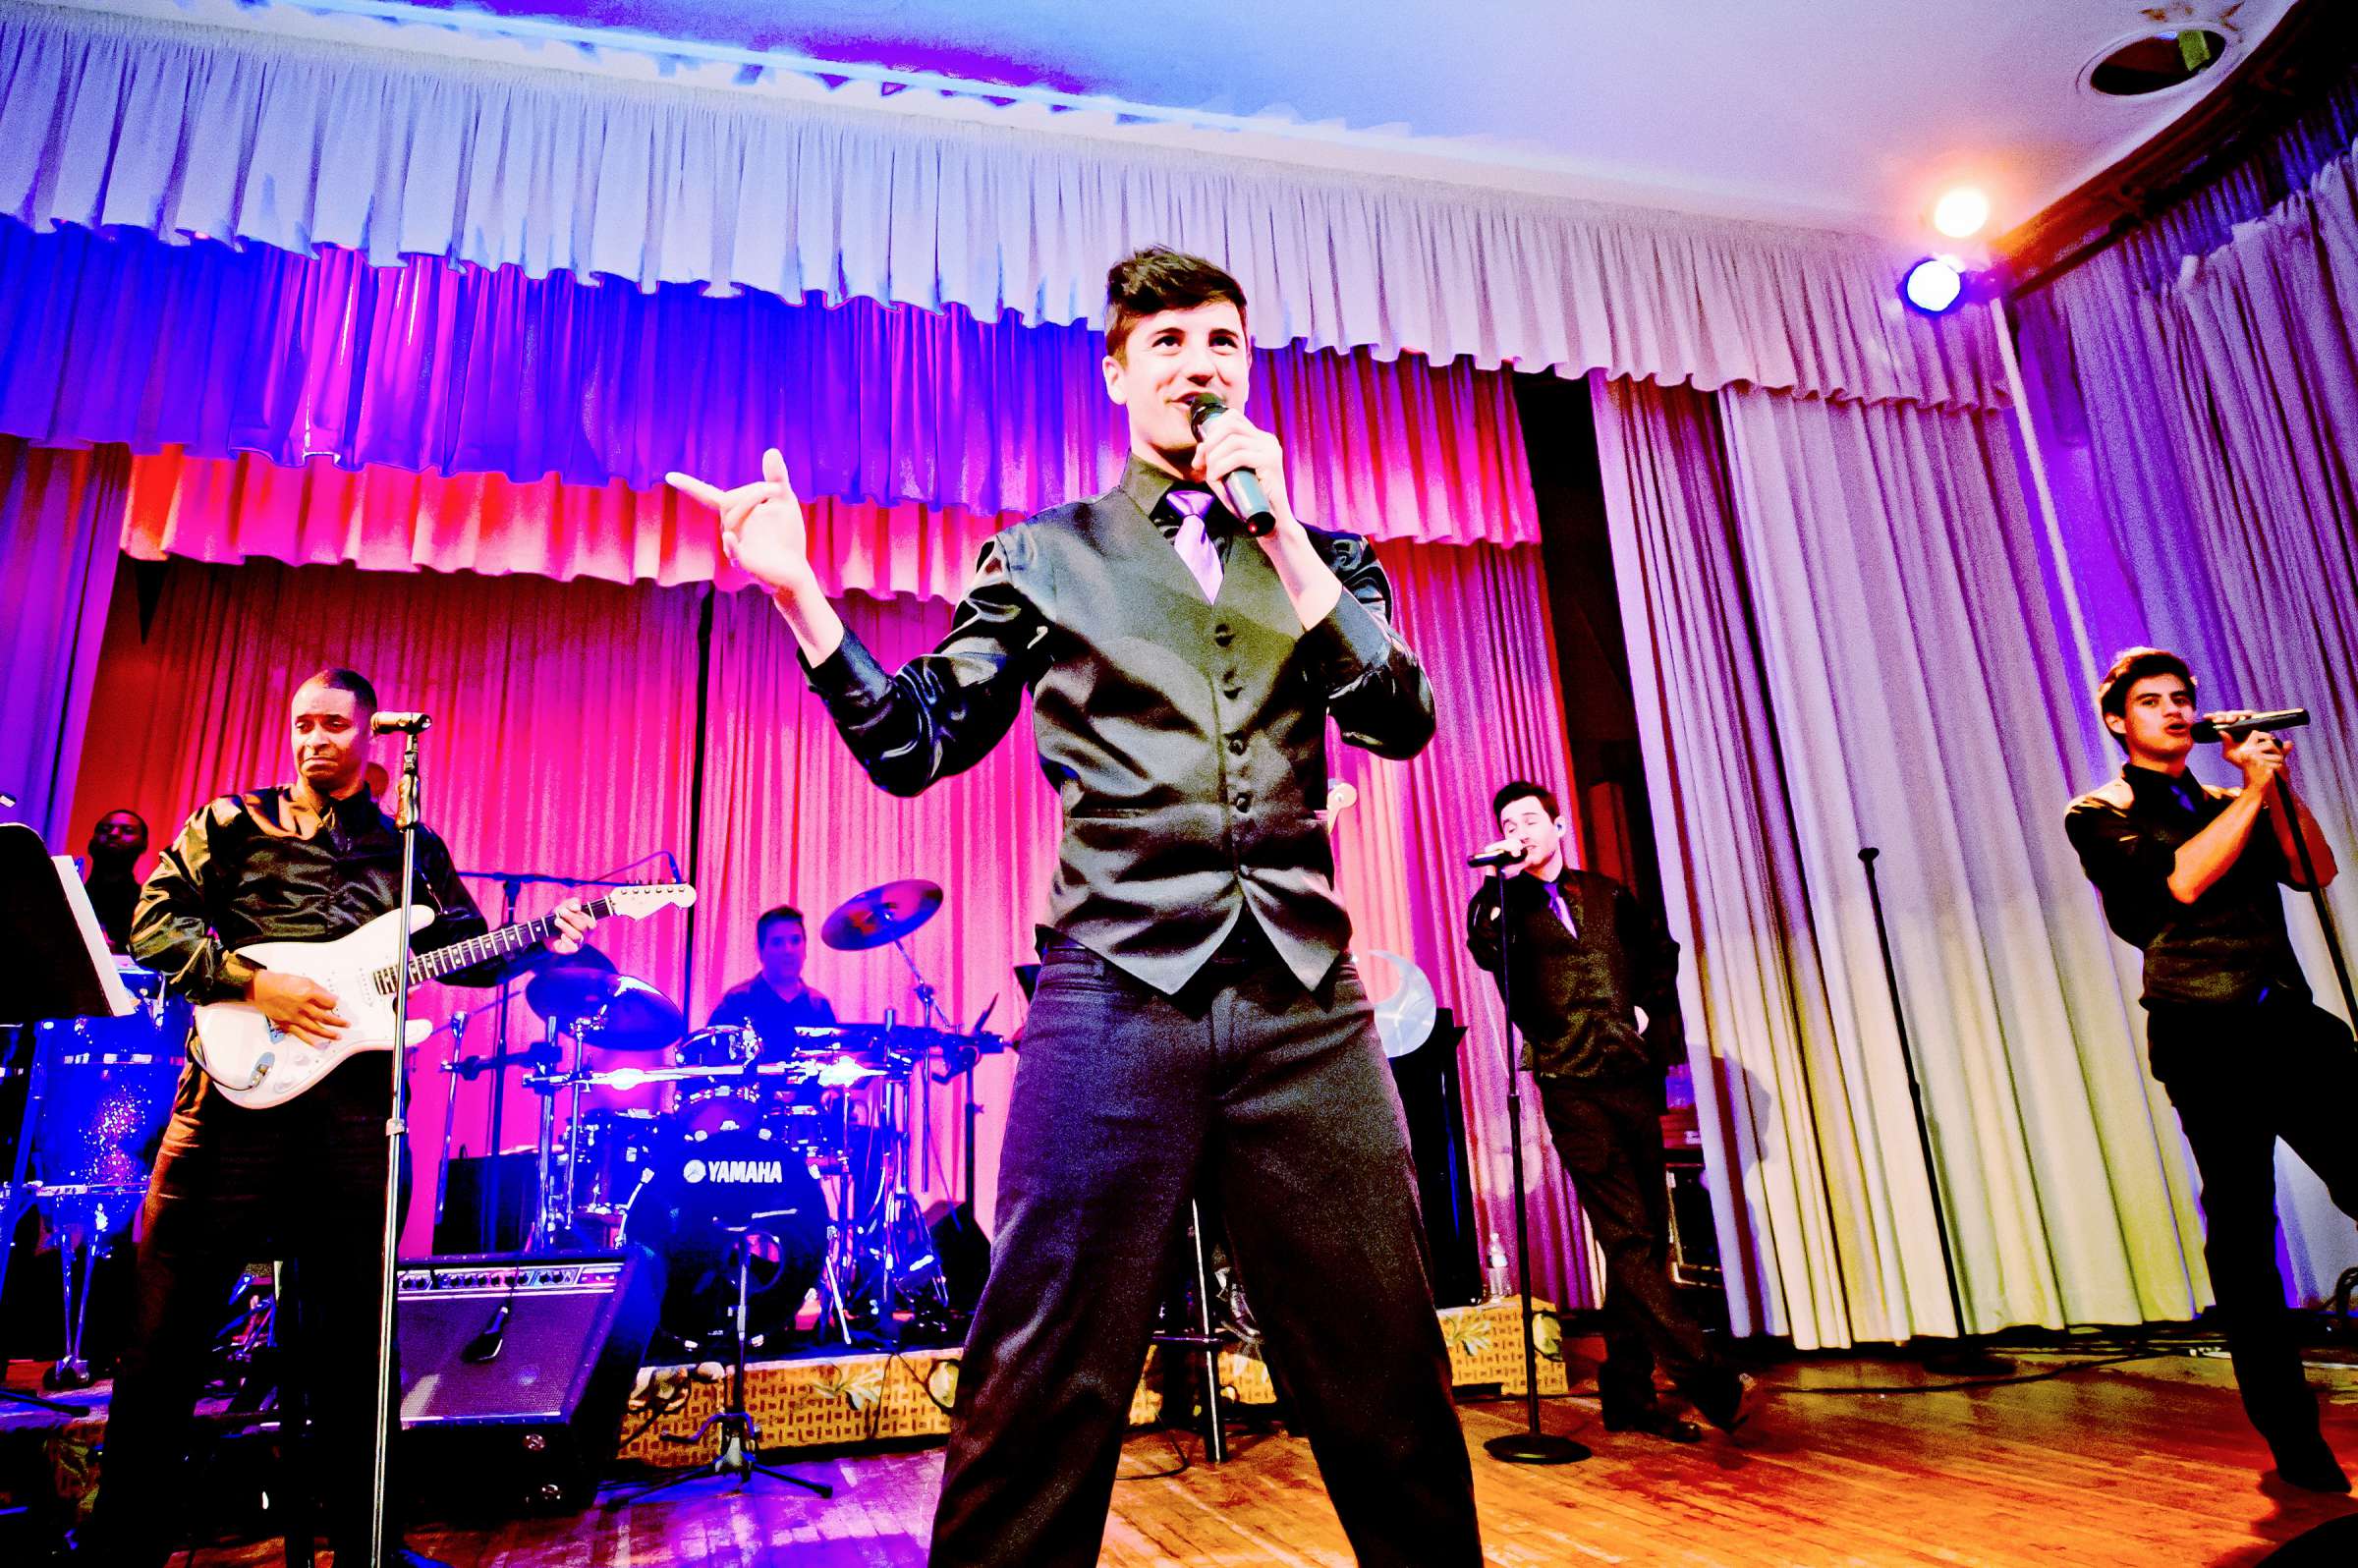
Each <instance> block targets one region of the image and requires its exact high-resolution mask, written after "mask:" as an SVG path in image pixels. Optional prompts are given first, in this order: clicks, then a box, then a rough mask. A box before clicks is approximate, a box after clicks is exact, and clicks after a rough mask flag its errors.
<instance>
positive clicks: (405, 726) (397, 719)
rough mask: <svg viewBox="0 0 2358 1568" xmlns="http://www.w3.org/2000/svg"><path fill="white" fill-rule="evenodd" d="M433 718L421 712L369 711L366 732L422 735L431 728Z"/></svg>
mask: <svg viewBox="0 0 2358 1568" xmlns="http://www.w3.org/2000/svg"><path fill="white" fill-rule="evenodd" d="M433 722H434V721H433V720H432V719H430V718H428V717H426V715H424V714H423V713H371V714H369V715H368V733H369V734H371V735H422V734H424V733H425V732H426V731H427V730H428V729H430V728H432V726H433Z"/></svg>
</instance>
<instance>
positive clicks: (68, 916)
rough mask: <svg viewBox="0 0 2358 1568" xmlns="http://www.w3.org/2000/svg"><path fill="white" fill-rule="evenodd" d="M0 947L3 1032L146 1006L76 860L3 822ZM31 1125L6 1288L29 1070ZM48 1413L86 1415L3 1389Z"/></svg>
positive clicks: (1, 1273)
mask: <svg viewBox="0 0 2358 1568" xmlns="http://www.w3.org/2000/svg"><path fill="white" fill-rule="evenodd" d="M0 943H5V944H6V948H5V950H6V951H9V952H12V953H17V954H20V955H22V957H21V959H20V961H19V962H18V963H16V964H14V965H11V966H9V967H8V968H7V969H6V970H5V971H0V1029H9V1030H13V1031H15V1032H16V1034H17V1036H18V1038H19V1040H20V1042H21V1041H22V1039H23V1037H24V1031H25V1030H26V1028H27V1027H28V1026H29V1025H32V1024H36V1023H39V1022H40V1021H42V1020H44V1019H53V1018H123V1017H126V1016H128V1015H129V1014H130V1012H131V1010H132V1009H133V1008H135V1007H137V1006H138V1005H139V1003H138V1002H137V1001H136V1000H135V999H134V998H133V997H132V994H131V991H130V989H129V988H128V987H126V986H125V985H124V983H123V978H122V977H121V976H120V975H117V974H116V973H115V960H114V955H113V954H111V953H109V952H108V951H107V950H106V938H105V937H104V936H102V935H100V934H99V930H98V914H97V912H96V911H95V910H93V909H91V908H90V895H89V893H88V892H87V891H86V890H85V889H84V887H83V885H82V873H81V871H80V870H78V869H77V868H75V865H74V860H73V857H71V856H67V855H56V856H52V855H51V854H50V853H49V850H48V847H47V846H46V845H44V844H43V843H42V842H41V836H40V835H39V834H38V833H35V832H34V831H33V830H32V829H31V828H29V827H27V826H26V825H25V824H24V823H22V822H8V823H0ZM27 1074H28V1079H27V1084H28V1088H27V1092H26V1095H25V1116H24V1124H23V1125H22V1126H21V1127H20V1128H19V1129H18V1130H17V1147H16V1155H15V1158H14V1159H13V1160H12V1161H11V1163H10V1169H9V1180H8V1182H7V1185H6V1186H4V1187H0V1289H5V1288H6V1286H7V1283H8V1255H9V1251H10V1249H9V1247H8V1245H7V1244H8V1243H9V1241H11V1240H12V1239H13V1238H14V1237H15V1235H16V1229H17V1220H18V1218H19V1216H20V1215H22V1214H23V1212H24V1205H25V1204H26V1202H27V1197H26V1192H25V1189H26V1185H27V1183H26V1180H25V1175H26V1162H27V1160H28V1158H29V1157H30V1155H31V1152H32V1135H33V1129H34V1126H35V1118H36V1117H37V1116H38V1115H39V1113H40V1103H39V1100H40V1089H41V1084H40V1079H39V1075H38V1073H37V1072H36V1071H35V1070H34V1068H33V1066H32V1064H30V1063H29V1062H28V1065H27ZM0 1393H5V1394H6V1395H7V1396H8V1397H9V1398H11V1399H16V1400H20V1401H22V1402H24V1403H26V1404H29V1405H37V1406H39V1407H40V1408H41V1409H43V1410H54V1411H62V1412H64V1413H67V1414H69V1415H71V1414H76V1413H79V1411H80V1409H81V1407H80V1406H77V1405H67V1404H61V1403H59V1402H57V1401H55V1400H49V1399H39V1398H35V1397H34V1396H33V1395H31V1394H26V1393H20V1392H18V1391H16V1390H14V1389H0Z"/></svg>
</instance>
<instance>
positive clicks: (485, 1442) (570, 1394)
mask: <svg viewBox="0 0 2358 1568" xmlns="http://www.w3.org/2000/svg"><path fill="white" fill-rule="evenodd" d="M661 1280H662V1270H661V1268H660V1267H659V1266H658V1265H657V1263H656V1261H655V1260H654V1259H653V1258H652V1257H651V1256H650V1255H648V1254H647V1253H646V1252H644V1251H631V1252H620V1253H538V1254H530V1255H524V1254H515V1253H498V1254H484V1255H478V1256H472V1257H455V1258H425V1259H419V1260H414V1261H407V1262H404V1263H403V1264H402V1265H401V1269H400V1274H399V1276H398V1301H399V1310H398V1313H397V1315H396V1322H397V1323H398V1325H399V1330H400V1337H401V1425H402V1429H403V1431H405V1432H406V1433H408V1434H409V1435H408V1436H407V1437H406V1438H405V1440H404V1447H405V1448H406V1449H407V1450H408V1459H407V1462H406V1463H407V1468H409V1469H410V1471H411V1473H412V1474H413V1475H415V1476H416V1477H418V1478H419V1479H421V1480H426V1479H429V1478H453V1479H456V1478H463V1479H464V1480H465V1481H466V1482H467V1483H468V1484H469V1486H470V1487H471V1489H476V1490H478V1491H486V1492H492V1493H498V1494H501V1495H504V1496H506V1497H509V1498H521V1499H523V1500H528V1501H533V1502H544V1503H563V1504H567V1505H574V1506H578V1505H579V1504H581V1503H584V1502H587V1501H588V1500H589V1497H590V1495H591V1494H592V1493H594V1492H595V1491H596V1489H597V1481H598V1473H599V1471H600V1469H601V1468H602V1467H603V1466H605V1465H606V1464H607V1463H609V1462H610V1461H611V1460H612V1459H613V1457H614V1452H615V1448H616V1446H617V1441H618V1439H619V1437H620V1435H621V1427H622V1413H623V1407H624V1405H625V1404H626V1403H628V1401H629V1399H630V1397H631V1386H632V1384H633V1383H634V1382H635V1381H636V1380H637V1378H638V1375H639V1365H640V1361H641V1359H642V1358H643V1357H644V1356H645V1355H646V1342H647V1340H648V1338H649V1337H650V1336H651V1335H652V1334H653V1333H654V1328H655V1313H656V1309H657V1307H658V1305H659V1302H660V1298H661V1295H662V1283H661Z"/></svg>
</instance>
